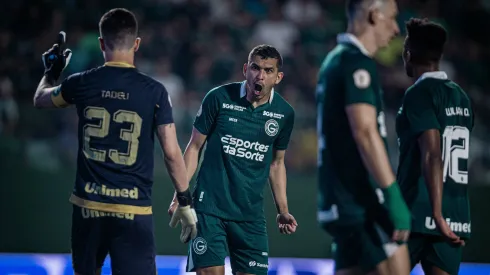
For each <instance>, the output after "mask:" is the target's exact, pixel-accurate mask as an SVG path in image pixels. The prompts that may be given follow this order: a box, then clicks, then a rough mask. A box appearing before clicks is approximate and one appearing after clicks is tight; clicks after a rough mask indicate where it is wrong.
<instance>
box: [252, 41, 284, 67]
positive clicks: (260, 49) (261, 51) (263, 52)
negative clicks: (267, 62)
mask: <svg viewBox="0 0 490 275" xmlns="http://www.w3.org/2000/svg"><path fill="white" fill-rule="evenodd" d="M255 56H259V57H260V58H262V59H267V58H274V59H277V67H278V68H281V67H282V62H283V61H282V56H281V54H280V53H279V51H278V50H277V49H276V48H274V47H273V46H271V45H258V46H255V47H254V48H253V49H252V50H251V51H250V53H249V54H248V61H249V62H250V61H251V60H252V58H254V57H255Z"/></svg>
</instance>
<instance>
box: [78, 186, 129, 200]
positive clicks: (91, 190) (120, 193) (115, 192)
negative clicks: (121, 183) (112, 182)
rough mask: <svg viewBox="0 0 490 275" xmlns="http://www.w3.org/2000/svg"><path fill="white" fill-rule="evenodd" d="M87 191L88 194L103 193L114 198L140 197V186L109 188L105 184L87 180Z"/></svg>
mask: <svg viewBox="0 0 490 275" xmlns="http://www.w3.org/2000/svg"><path fill="white" fill-rule="evenodd" d="M85 192H87V194H94V195H102V196H107V197H113V198H129V199H134V200H137V199H138V188H137V187H134V188H133V189H127V188H107V186H105V185H97V184H96V183H95V182H87V183H86V184H85Z"/></svg>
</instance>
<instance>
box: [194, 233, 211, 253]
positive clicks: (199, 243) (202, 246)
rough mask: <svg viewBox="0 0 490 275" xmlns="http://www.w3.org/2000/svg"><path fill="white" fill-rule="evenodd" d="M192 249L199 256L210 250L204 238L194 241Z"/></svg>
mask: <svg viewBox="0 0 490 275" xmlns="http://www.w3.org/2000/svg"><path fill="white" fill-rule="evenodd" d="M192 249H193V250H194V252H195V253H196V254H197V255H202V254H204V253H206V250H208V243H207V242H206V240H205V239H204V238H202V237H197V238H195V239H194V240H193V241H192Z"/></svg>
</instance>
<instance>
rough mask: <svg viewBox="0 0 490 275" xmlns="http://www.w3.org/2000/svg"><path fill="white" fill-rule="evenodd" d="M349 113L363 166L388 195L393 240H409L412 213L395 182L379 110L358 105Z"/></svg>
mask: <svg viewBox="0 0 490 275" xmlns="http://www.w3.org/2000/svg"><path fill="white" fill-rule="evenodd" d="M346 113H347V116H348V119H349V124H350V127H351V131H352V135H353V137H354V140H355V142H356V144H357V147H358V150H359V153H360V155H361V158H362V160H363V163H364V165H365V167H366V168H367V170H368V171H369V173H370V174H371V175H372V177H373V178H374V180H375V181H376V182H377V184H378V185H379V186H380V187H381V190H382V191H383V192H384V193H385V194H384V197H385V200H386V202H387V203H386V205H387V207H388V210H389V213H390V217H391V220H392V222H393V223H394V225H395V229H397V230H395V232H394V233H393V236H392V238H393V240H395V241H406V240H407V239H408V236H409V230H410V214H409V211H408V208H407V206H406V204H405V203H404V201H403V198H402V196H401V194H400V191H399V189H398V186H397V183H396V182H395V176H394V174H393V171H392V170H391V167H390V163H389V161H388V154H387V152H386V149H385V147H384V144H383V140H382V139H381V136H380V133H379V130H378V123H377V113H376V108H375V107H374V106H372V105H370V104H366V103H356V104H350V105H348V106H347V107H346Z"/></svg>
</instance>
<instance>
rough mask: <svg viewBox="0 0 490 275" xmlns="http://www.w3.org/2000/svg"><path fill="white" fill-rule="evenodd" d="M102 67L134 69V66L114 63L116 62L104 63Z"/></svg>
mask: <svg viewBox="0 0 490 275" xmlns="http://www.w3.org/2000/svg"><path fill="white" fill-rule="evenodd" d="M104 66H109V67H120V68H135V67H134V65H131V64H129V63H126V62H116V61H108V62H106V63H104Z"/></svg>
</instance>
